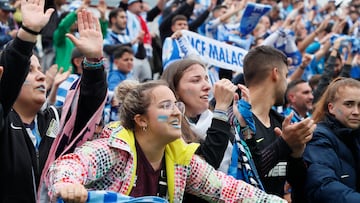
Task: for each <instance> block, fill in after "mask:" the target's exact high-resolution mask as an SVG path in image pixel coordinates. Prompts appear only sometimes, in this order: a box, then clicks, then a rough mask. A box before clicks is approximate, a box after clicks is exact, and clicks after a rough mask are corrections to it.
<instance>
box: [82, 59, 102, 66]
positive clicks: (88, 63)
mask: <svg viewBox="0 0 360 203" xmlns="http://www.w3.org/2000/svg"><path fill="white" fill-rule="evenodd" d="M90 60H91V59H90ZM83 64H84V68H91V69H100V68H101V67H103V65H104V58H103V57H101V58H99V59H97V61H89V59H87V58H86V57H85V58H84V61H83Z"/></svg>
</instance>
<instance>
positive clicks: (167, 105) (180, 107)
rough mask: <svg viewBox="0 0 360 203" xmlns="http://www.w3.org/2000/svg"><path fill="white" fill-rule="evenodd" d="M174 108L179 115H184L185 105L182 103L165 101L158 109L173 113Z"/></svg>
mask: <svg viewBox="0 0 360 203" xmlns="http://www.w3.org/2000/svg"><path fill="white" fill-rule="evenodd" d="M175 106H176V108H177V109H178V110H179V111H180V112H181V114H184V113H185V104H184V103H183V102H180V101H177V102H172V101H165V102H163V103H161V104H160V108H162V109H164V110H168V111H169V110H172V111H174V109H175Z"/></svg>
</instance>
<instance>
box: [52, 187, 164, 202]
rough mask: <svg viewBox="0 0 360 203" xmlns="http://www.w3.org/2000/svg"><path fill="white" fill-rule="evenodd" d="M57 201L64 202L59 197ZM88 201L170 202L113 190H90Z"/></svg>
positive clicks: (154, 197)
mask: <svg viewBox="0 0 360 203" xmlns="http://www.w3.org/2000/svg"><path fill="white" fill-rule="evenodd" d="M57 203H64V201H63V200H62V199H58V201H57ZM86 203H168V201H167V200H165V199H163V198H160V197H156V196H144V197H130V196H126V195H123V194H120V193H116V192H111V191H102V190H99V191H89V192H88V199H87V201H86Z"/></svg>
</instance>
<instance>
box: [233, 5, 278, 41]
mask: <svg viewBox="0 0 360 203" xmlns="http://www.w3.org/2000/svg"><path fill="white" fill-rule="evenodd" d="M270 10H271V6H269V5H265V4H257V3H247V4H246V7H245V10H244V12H243V15H242V17H241V22H240V33H241V35H242V36H245V35H247V34H250V33H251V32H252V31H253V30H254V29H255V27H256V25H257V24H258V23H259V20H260V19H261V17H262V16H263V15H265V14H266V13H267V12H269V11H270Z"/></svg>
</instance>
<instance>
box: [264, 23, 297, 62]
mask: <svg viewBox="0 0 360 203" xmlns="http://www.w3.org/2000/svg"><path fill="white" fill-rule="evenodd" d="M262 45H267V46H272V47H274V48H276V49H279V50H280V51H282V52H284V54H285V55H286V56H287V57H289V58H291V59H292V64H291V65H293V66H298V65H300V64H301V61H302V55H301V53H300V51H299V49H298V48H297V46H296V44H295V33H294V32H293V31H292V30H284V29H279V30H277V31H275V32H273V33H272V34H271V35H269V36H268V37H267V38H266V39H265V40H264V41H263V43H262Z"/></svg>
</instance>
